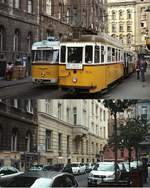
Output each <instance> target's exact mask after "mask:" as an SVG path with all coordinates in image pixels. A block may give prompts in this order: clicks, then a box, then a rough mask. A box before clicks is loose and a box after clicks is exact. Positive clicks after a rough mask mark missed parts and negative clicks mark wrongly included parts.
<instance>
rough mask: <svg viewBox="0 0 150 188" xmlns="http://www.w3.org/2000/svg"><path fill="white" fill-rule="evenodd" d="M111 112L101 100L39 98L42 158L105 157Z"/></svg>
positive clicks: (86, 159) (52, 160)
mask: <svg viewBox="0 0 150 188" xmlns="http://www.w3.org/2000/svg"><path fill="white" fill-rule="evenodd" d="M107 112H108V111H107V109H106V108H104V106H103V105H102V104H101V103H99V102H98V101H97V100H39V101H38V125H39V129H38V152H39V153H40V162H41V163H42V164H49V163H50V164H53V163H67V161H68V160H71V161H72V162H74V161H78V162H96V161H97V160H101V157H102V156H101V154H102V151H103V147H104V145H105V144H106V143H107V138H108V129H107V125H108V113H107Z"/></svg>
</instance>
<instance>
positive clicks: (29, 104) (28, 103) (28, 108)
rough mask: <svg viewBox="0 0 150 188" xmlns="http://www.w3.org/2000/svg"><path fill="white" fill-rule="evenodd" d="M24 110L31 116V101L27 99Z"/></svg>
mask: <svg viewBox="0 0 150 188" xmlns="http://www.w3.org/2000/svg"><path fill="white" fill-rule="evenodd" d="M26 109H27V112H28V113H31V114H33V103H32V100H30V99H28V100H27V104H26Z"/></svg>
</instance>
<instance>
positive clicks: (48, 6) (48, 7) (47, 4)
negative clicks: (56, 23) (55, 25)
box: [46, 0, 52, 16]
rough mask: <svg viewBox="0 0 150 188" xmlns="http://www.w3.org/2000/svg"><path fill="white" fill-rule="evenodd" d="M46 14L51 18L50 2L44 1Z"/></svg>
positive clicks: (48, 0) (49, 0) (50, 0)
mask: <svg viewBox="0 0 150 188" xmlns="http://www.w3.org/2000/svg"><path fill="white" fill-rule="evenodd" d="M46 13H47V14H48V15H49V16H51V15H52V0H47V1H46Z"/></svg>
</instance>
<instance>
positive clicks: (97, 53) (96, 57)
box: [94, 46, 100, 63]
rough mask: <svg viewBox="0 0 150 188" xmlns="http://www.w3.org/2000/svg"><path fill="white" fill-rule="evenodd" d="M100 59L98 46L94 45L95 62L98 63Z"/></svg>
mask: <svg viewBox="0 0 150 188" xmlns="http://www.w3.org/2000/svg"><path fill="white" fill-rule="evenodd" d="M99 60H100V47H99V46H95V61H94V62H95V63H99Z"/></svg>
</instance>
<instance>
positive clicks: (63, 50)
mask: <svg viewBox="0 0 150 188" xmlns="http://www.w3.org/2000/svg"><path fill="white" fill-rule="evenodd" d="M60 61H61V63H65V62H66V46H61V57H60Z"/></svg>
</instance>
